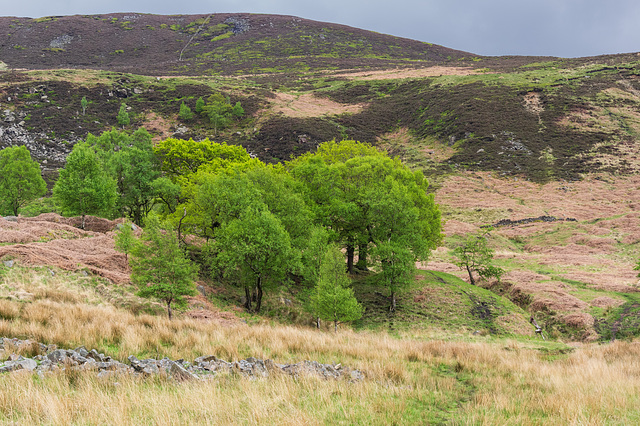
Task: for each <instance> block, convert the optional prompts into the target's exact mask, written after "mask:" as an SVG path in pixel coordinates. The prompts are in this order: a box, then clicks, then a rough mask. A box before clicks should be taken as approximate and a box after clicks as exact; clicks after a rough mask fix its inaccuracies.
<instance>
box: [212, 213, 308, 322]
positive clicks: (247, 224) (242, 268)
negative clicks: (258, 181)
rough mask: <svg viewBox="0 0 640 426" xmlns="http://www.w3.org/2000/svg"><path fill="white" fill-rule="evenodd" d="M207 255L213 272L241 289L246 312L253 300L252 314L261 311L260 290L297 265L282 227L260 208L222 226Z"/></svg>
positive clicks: (279, 278)
mask: <svg viewBox="0 0 640 426" xmlns="http://www.w3.org/2000/svg"><path fill="white" fill-rule="evenodd" d="M208 252H209V259H210V262H211V265H212V269H213V270H216V271H219V272H222V274H223V275H224V276H226V277H228V278H232V279H236V280H239V281H240V282H241V283H242V284H243V285H244V289H245V308H246V309H247V311H252V300H253V299H254V296H255V302H256V305H255V309H254V312H256V313H257V312H260V309H261V307H262V296H263V294H264V287H265V286H266V285H268V284H272V285H273V284H276V283H279V282H281V281H282V280H284V279H285V278H286V276H287V273H288V272H289V271H290V270H292V269H293V268H296V267H297V264H298V262H299V258H298V256H299V254H298V253H297V252H296V251H294V250H292V248H291V241H290V238H289V234H288V233H287V231H286V230H285V228H284V226H283V225H282V224H281V223H280V221H279V220H278V218H277V217H275V216H274V215H273V214H272V213H271V212H269V211H268V210H267V209H265V208H264V207H262V206H260V205H256V206H255V207H253V208H247V209H246V210H245V211H244V212H242V214H241V215H240V217H239V218H238V219H234V220H231V221H229V222H228V223H225V224H223V225H222V226H221V227H220V230H219V231H218V233H217V234H216V239H215V241H213V242H212V243H210V245H209V249H208Z"/></svg>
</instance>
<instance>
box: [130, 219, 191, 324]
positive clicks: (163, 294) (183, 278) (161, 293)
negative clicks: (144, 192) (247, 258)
mask: <svg viewBox="0 0 640 426" xmlns="http://www.w3.org/2000/svg"><path fill="white" fill-rule="evenodd" d="M197 272H198V268H197V265H195V264H194V263H193V262H191V261H190V260H189V259H187V258H186V257H185V254H184V252H183V251H182V250H181V249H180V247H179V245H178V240H177V238H176V236H175V234H174V233H173V232H172V231H169V230H166V229H162V228H161V226H160V223H159V221H158V220H157V219H156V218H155V217H154V216H150V217H149V220H148V221H147V226H146V229H145V230H144V233H143V234H142V237H141V239H140V241H139V243H137V244H136V245H135V246H134V248H133V250H132V252H131V279H132V281H133V282H134V283H135V284H136V285H137V286H138V287H139V289H140V290H139V291H138V293H137V294H138V295H139V296H141V297H151V298H156V299H158V300H160V301H162V302H164V303H165V304H166V306H167V314H168V315H169V319H172V317H173V313H172V309H173V308H175V307H183V306H185V305H186V300H185V298H184V297H185V296H193V295H195V294H196V289H195V284H194V280H196V279H197Z"/></svg>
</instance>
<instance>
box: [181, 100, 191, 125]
mask: <svg viewBox="0 0 640 426" xmlns="http://www.w3.org/2000/svg"><path fill="white" fill-rule="evenodd" d="M193 116H194V114H193V111H191V108H189V106H188V105H187V104H185V103H184V102H183V103H181V104H180V112H179V113H178V117H180V120H183V121H189V120H191V119H193Z"/></svg>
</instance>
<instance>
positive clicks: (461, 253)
mask: <svg viewBox="0 0 640 426" xmlns="http://www.w3.org/2000/svg"><path fill="white" fill-rule="evenodd" d="M490 231H491V229H488V230H486V231H480V232H478V233H474V234H470V235H468V236H467V237H466V239H465V240H464V242H463V243H462V244H461V245H460V246H458V247H456V248H455V249H454V250H453V255H454V256H455V257H456V259H457V260H455V261H454V263H455V265H457V266H458V267H459V268H460V269H466V270H467V273H468V274H469V282H470V283H471V284H472V285H476V280H475V279H474V277H473V273H474V272H475V273H477V274H478V275H479V276H480V277H482V278H485V279H486V278H491V277H494V278H497V279H498V280H499V279H500V277H501V276H502V274H503V273H504V270H503V269H502V268H498V267H496V266H493V265H492V262H493V255H494V251H493V249H491V248H490V247H489V246H488V237H489V232H490Z"/></svg>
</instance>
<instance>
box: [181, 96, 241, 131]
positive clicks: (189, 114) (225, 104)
mask: <svg viewBox="0 0 640 426" xmlns="http://www.w3.org/2000/svg"><path fill="white" fill-rule="evenodd" d="M195 111H196V113H197V114H199V115H201V116H202V117H206V118H207V119H208V120H209V123H211V126H212V127H213V131H214V133H215V134H217V133H218V130H223V129H224V128H225V127H227V126H228V125H229V124H230V123H231V122H232V120H233V119H239V118H241V117H242V116H243V115H244V108H242V105H241V104H240V102H236V103H235V105H231V101H230V100H229V98H226V97H224V96H222V94H220V93H214V94H213V95H211V96H209V98H208V99H207V102H206V103H205V101H204V99H202V98H198V100H197V101H196V105H195ZM178 117H180V119H181V120H183V121H189V120H192V119H193V118H194V117H195V114H194V112H193V111H192V110H191V108H190V107H189V106H188V105H187V104H185V103H184V102H182V104H180V112H179V113H178Z"/></svg>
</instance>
